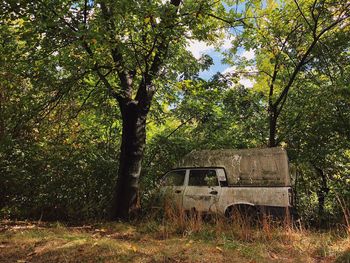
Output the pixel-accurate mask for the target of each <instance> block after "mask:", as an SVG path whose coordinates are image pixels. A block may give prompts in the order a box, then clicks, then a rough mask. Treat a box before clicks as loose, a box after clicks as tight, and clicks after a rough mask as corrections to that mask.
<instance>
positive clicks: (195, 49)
mask: <svg viewBox="0 0 350 263" xmlns="http://www.w3.org/2000/svg"><path fill="white" fill-rule="evenodd" d="M233 38H234V36H232V35H230V34H228V33H225V37H224V38H223V39H222V40H221V41H219V44H218V45H215V46H214V45H213V44H208V43H206V42H204V41H199V40H188V41H187V46H186V49H187V50H188V51H190V52H191V53H192V55H193V56H194V57H195V58H196V59H199V58H200V57H201V56H202V55H203V54H208V53H210V52H214V51H215V47H219V48H220V49H221V50H222V51H225V50H227V49H229V48H231V46H232V44H231V42H232V40H233Z"/></svg>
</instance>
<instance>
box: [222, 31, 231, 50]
mask: <svg viewBox="0 0 350 263" xmlns="http://www.w3.org/2000/svg"><path fill="white" fill-rule="evenodd" d="M233 39H234V36H233V35H230V34H225V38H224V39H223V41H222V43H221V45H220V48H221V49H222V50H227V49H229V48H231V47H232V44H231V42H232V40H233Z"/></svg>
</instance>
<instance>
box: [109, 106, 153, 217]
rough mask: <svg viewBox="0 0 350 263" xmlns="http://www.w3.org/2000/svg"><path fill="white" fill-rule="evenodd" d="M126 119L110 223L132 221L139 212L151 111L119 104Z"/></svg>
mask: <svg viewBox="0 0 350 263" xmlns="http://www.w3.org/2000/svg"><path fill="white" fill-rule="evenodd" d="M120 109H121V114H122V119H123V131H122V143H121V148H120V158H119V171H118V180H117V184H116V187H115V192H114V197H113V201H112V211H111V219H113V220H115V219H121V220H129V219H130V218H131V217H133V216H134V215H135V214H137V212H138V211H139V208H140V205H139V177H140V173H141V162H142V158H143V153H144V149H145V144H146V117H147V113H148V110H146V111H145V110H144V109H140V107H139V105H138V103H137V102H136V101H134V100H132V101H129V102H126V103H125V102H120Z"/></svg>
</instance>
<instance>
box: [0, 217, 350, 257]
mask: <svg viewBox="0 0 350 263" xmlns="http://www.w3.org/2000/svg"><path fill="white" fill-rule="evenodd" d="M0 262H303V263H306V262H350V237H349V235H348V233H347V232H346V230H345V229H343V230H342V229H338V230H333V231H326V232H315V231H310V230H305V229H302V228H300V227H299V228H296V227H286V226H271V225H270V224H266V223H265V224H262V225H261V226H260V227H251V226H247V225H244V224H232V223H227V222H218V221H217V222H215V223H208V222H202V221H200V220H187V221H181V220H180V221H177V222H175V223H174V222H167V223H159V222H156V221H154V220H148V221H147V220H144V221H141V222H137V223H136V222H135V223H128V224H126V223H98V224H86V225H80V226H64V225H62V224H61V223H50V224H49V223H42V222H41V223H38V222H35V223H34V222H23V221H21V222H20V221H1V224H0Z"/></svg>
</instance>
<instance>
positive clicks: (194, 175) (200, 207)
mask: <svg viewBox="0 0 350 263" xmlns="http://www.w3.org/2000/svg"><path fill="white" fill-rule="evenodd" d="M220 194H221V187H220V185H219V181H218V175H217V170H216V169H214V168H212V169H210V168H209V169H206V168H201V169H190V171H189V178H188V185H187V187H186V189H185V193H184V197H183V208H184V209H185V210H196V211H198V212H217V211H218V207H217V205H218V201H219V197H220Z"/></svg>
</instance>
